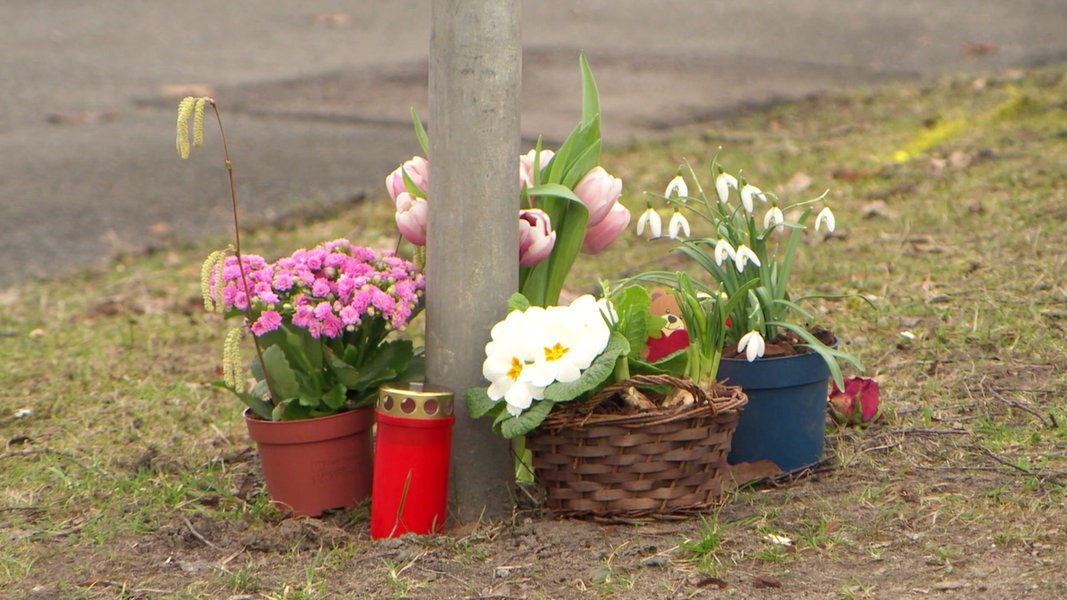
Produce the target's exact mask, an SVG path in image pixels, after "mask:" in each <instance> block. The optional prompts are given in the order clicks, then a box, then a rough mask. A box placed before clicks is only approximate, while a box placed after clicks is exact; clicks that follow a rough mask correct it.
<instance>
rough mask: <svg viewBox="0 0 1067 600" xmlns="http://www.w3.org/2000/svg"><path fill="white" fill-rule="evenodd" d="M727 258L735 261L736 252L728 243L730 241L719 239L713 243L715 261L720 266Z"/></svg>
mask: <svg viewBox="0 0 1067 600" xmlns="http://www.w3.org/2000/svg"><path fill="white" fill-rule="evenodd" d="M727 258H729V259H730V260H732V261H734V262H737V252H735V251H734V247H733V246H731V245H730V242H727V241H726V240H719V241H718V242H716V243H715V263H716V264H718V265H719V266H720V267H721V266H722V263H724V262H726V259H727Z"/></svg>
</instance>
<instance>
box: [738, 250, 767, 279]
mask: <svg viewBox="0 0 1067 600" xmlns="http://www.w3.org/2000/svg"><path fill="white" fill-rule="evenodd" d="M735 252H736V255H735V256H734V264H735V265H736V266H737V272H738V273H740V272H742V271H744V270H745V265H746V264H747V263H748V262H750V261H751V262H752V264H754V265H756V266H757V267H759V266H762V265H760V262H759V257H758V256H756V253H755V252H753V251H752V248H749V247H748V246H746V245H744V244H741V245H740V246H738V247H737V250H736V251H735Z"/></svg>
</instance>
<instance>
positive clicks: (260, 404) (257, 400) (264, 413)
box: [211, 361, 274, 420]
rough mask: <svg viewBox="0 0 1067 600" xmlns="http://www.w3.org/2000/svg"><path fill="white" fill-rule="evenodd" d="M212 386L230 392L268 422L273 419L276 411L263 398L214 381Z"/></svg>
mask: <svg viewBox="0 0 1067 600" xmlns="http://www.w3.org/2000/svg"><path fill="white" fill-rule="evenodd" d="M257 362H258V361H257ZM211 385H213V386H214V387H216V388H219V389H222V390H228V391H230V392H231V393H232V394H233V395H235V396H237V398H238V399H239V400H240V401H241V402H244V403H245V405H246V406H247V407H248V408H249V409H250V410H251V411H252V413H253V414H255V415H256V416H257V417H259V418H261V419H267V420H270V419H271V411H273V410H274V407H273V406H271V403H270V402H267V401H266V400H264V399H263V398H261V397H259V396H256V395H255V394H250V393H248V392H245V391H242V390H238V389H236V388H232V387H230V386H228V385H226V384H225V383H223V382H221V381H213V382H212V383H211Z"/></svg>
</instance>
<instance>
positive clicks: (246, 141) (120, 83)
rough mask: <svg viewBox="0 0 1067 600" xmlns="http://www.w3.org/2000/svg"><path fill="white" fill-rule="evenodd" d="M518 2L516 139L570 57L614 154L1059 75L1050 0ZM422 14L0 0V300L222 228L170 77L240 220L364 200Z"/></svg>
mask: <svg viewBox="0 0 1067 600" xmlns="http://www.w3.org/2000/svg"><path fill="white" fill-rule="evenodd" d="M523 10H524V13H523V22H522V28H523V45H524V56H523V66H524V78H523V91H522V96H521V97H522V106H523V108H522V110H523V112H522V130H523V133H524V135H525V136H527V137H529V138H531V139H532V138H535V137H536V136H537V135H538V134H544V135H545V137H546V139H548V140H552V139H559V138H561V137H562V136H564V135H565V134H566V132H567V131H568V130H569V129H570V128H571V127H572V126H573V125H574V123H575V121H576V120H577V118H578V113H579V105H578V89H579V82H578V76H577V73H578V70H577V59H578V54H579V52H585V53H586V55H587V56H588V58H589V60H590V63H591V65H592V68H593V71H594V74H595V75H596V77H597V81H598V83H599V86H600V91H601V97H602V110H603V121H604V128H605V141H606V142H607V143H608V144H616V145H619V144H626V143H628V142H630V141H632V140H637V139H647V138H649V137H654V136H661V135H664V134H666V133H669V132H671V131H674V130H677V129H678V128H683V127H687V126H691V125H693V124H695V123H698V122H700V121H706V120H708V119H713V118H715V117H717V116H722V115H725V114H729V113H730V112H732V111H736V110H738V109H743V108H745V107H746V106H752V105H754V104H767V103H770V102H776V101H781V100H787V99H791V98H798V97H803V96H806V95H810V94H813V93H818V92H822V91H827V90H832V89H835V88H841V87H847V86H858V85H864V86H866V85H876V84H879V83H884V82H890V81H900V80H909V79H917V78H931V77H938V76H942V75H948V74H958V73H978V72H984V71H993V70H1000V69H1004V68H1009V67H1022V66H1031V65H1036V64H1048V63H1064V64H1067V36H1065V35H1064V32H1065V31H1067V3H1064V2H1063V1H1061V0H985V1H983V0H940V1H938V2H929V1H920V0H901V1H898V2H885V1H881V0H792V1H789V0H725V1H720V2H708V1H706V0H666V1H662V2H655V1H651V0H645V1H639V0H585V1H582V2H573V1H572V2H568V1H564V0H528V1H527V2H525V3H524V8H523ZM430 16H431V10H430V2H429V0H389V1H388V2H384V1H381V0H362V1H350V2H327V1H323V0H313V1H307V2H299V3H298V2H285V1H282V0H228V1H227V2H217V1H212V0H186V1H185V2H181V3H173V2H164V1H162V0H154V1H151V0H150V1H145V2H113V1H111V2H109V1H106V0H81V1H79V2H69V1H66V2H65V1H60V0H46V1H42V2H22V1H18V0H7V1H3V2H0V23H3V27H4V30H5V33H4V35H2V36H0V82H2V83H0V256H2V257H3V260H0V288H3V287H6V286H8V285H13V284H16V283H18V281H19V280H20V278H24V277H52V276H57V275H61V274H62V273H64V272H67V271H68V270H69V269H76V268H84V267H86V266H92V265H97V264H101V262H102V261H104V260H105V259H107V258H108V257H110V256H113V255H114V254H115V253H118V252H129V251H140V250H144V249H146V248H149V247H153V246H160V245H165V244H168V243H173V242H174V241H176V240H177V241H180V240H187V239H194V238H196V237H198V236H202V235H205V234H216V233H221V232H225V231H226V227H227V224H228V222H227V218H228V213H227V209H226V207H227V204H226V199H227V194H228V192H227V189H226V187H225V178H224V175H223V173H222V170H221V169H220V159H219V157H218V156H217V155H216V154H214V153H212V152H210V151H209V152H202V153H199V154H198V155H194V157H193V158H192V159H191V160H190V161H189V162H182V161H180V160H179V159H178V157H177V154H176V153H175V150H174V118H175V114H176V113H175V109H176V105H177V100H178V97H179V96H180V95H182V92H184V91H186V90H188V89H190V87H192V86H199V87H201V88H203V89H205V90H206V91H209V92H210V93H211V94H213V95H214V96H215V97H216V99H217V100H218V101H219V103H220V105H221V106H222V107H223V110H224V111H225V114H224V118H225V119H226V125H227V132H228V134H229V137H230V142H231V150H232V152H233V156H234V163H235V168H236V169H237V171H236V172H237V173H238V175H237V177H238V185H239V194H240V197H241V200H242V204H243V208H244V213H245V215H251V214H257V215H260V216H261V217H262V218H265V219H271V218H276V217H278V216H280V215H284V214H286V213H289V212H291V211H293V210H299V209H303V208H306V207H309V206H321V205H329V204H332V203H338V202H351V201H353V199H356V198H359V197H361V196H362V195H365V194H380V193H381V192H380V188H381V185H382V180H383V178H384V176H385V175H386V174H387V173H388V172H389V171H390V170H391V169H392V168H394V167H395V166H396V165H397V164H399V163H400V162H401V161H403V160H404V159H406V158H408V157H410V156H411V155H412V154H414V153H415V152H416V151H417V150H418V146H417V143H416V141H415V139H414V136H413V134H412V132H411V126H410V121H409V116H408V115H409V109H410V107H412V106H414V107H416V108H418V109H420V112H421V113H422V114H423V115H428V114H429V109H428V107H427V102H426V69H427V67H426V64H427V55H428V52H429V39H430ZM209 135H210V134H209ZM209 145H210V143H209ZM209 150H210V148H209ZM216 150H217V148H216Z"/></svg>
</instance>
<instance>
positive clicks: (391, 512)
mask: <svg viewBox="0 0 1067 600" xmlns="http://www.w3.org/2000/svg"><path fill="white" fill-rule="evenodd" d="M453 411H454V396H453V394H452V392H449V391H447V390H443V389H432V388H429V387H426V386H422V385H421V384H417V383H413V384H411V385H410V387H393V386H382V388H381V389H380V391H379V393H378V407H377V415H376V416H377V421H378V431H377V436H376V438H375V443H374V482H373V486H372V491H371V520H370V534H371V537H372V538H374V539H381V538H388V537H397V536H400V535H403V534H405V533H414V534H418V535H426V534H431V533H443V532H444V530H445V517H446V511H447V509H448V465H449V459H450V455H451V453H452V424H453V423H454V422H455V420H456V417H455V415H454V412H453Z"/></svg>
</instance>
